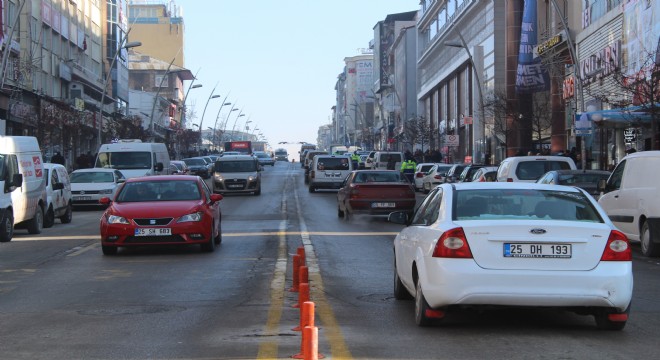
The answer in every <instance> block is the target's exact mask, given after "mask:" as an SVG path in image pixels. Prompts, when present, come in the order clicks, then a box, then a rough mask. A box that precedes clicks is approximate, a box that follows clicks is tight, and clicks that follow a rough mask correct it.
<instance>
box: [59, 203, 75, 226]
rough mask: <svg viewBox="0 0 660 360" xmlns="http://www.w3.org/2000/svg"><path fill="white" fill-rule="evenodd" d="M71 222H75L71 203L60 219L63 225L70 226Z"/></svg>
mask: <svg viewBox="0 0 660 360" xmlns="http://www.w3.org/2000/svg"><path fill="white" fill-rule="evenodd" d="M71 220H73V206H72V205H71V203H69V205H67V206H66V212H64V215H62V216H61V217H60V221H61V222H62V224H68V223H70V222H71Z"/></svg>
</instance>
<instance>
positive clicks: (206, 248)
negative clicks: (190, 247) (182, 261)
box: [199, 225, 215, 253]
mask: <svg viewBox="0 0 660 360" xmlns="http://www.w3.org/2000/svg"><path fill="white" fill-rule="evenodd" d="M199 247H200V249H201V250H202V252H209V253H210V252H213V251H215V239H214V236H213V225H211V233H210V234H209V241H207V242H205V243H203V244H200V245H199Z"/></svg>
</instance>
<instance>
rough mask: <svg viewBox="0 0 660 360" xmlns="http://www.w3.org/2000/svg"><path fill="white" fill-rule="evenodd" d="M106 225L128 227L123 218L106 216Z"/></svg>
mask: <svg viewBox="0 0 660 360" xmlns="http://www.w3.org/2000/svg"><path fill="white" fill-rule="evenodd" d="M108 224H126V225H129V224H130V223H129V222H128V220H126V218H125V217H123V216H117V215H108Z"/></svg>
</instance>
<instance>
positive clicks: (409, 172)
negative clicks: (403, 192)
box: [401, 160, 417, 183]
mask: <svg viewBox="0 0 660 360" xmlns="http://www.w3.org/2000/svg"><path fill="white" fill-rule="evenodd" d="M416 167H417V164H416V163H415V161H414V160H406V161H404V162H403V163H401V173H402V174H403V176H405V177H406V179H408V181H410V182H411V183H412V182H413V176H414V175H415V168H416Z"/></svg>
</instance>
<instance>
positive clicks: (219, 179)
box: [213, 174, 224, 181]
mask: <svg viewBox="0 0 660 360" xmlns="http://www.w3.org/2000/svg"><path fill="white" fill-rule="evenodd" d="M213 178H215V180H216V181H222V180H224V179H223V178H222V175H221V174H214V176H213Z"/></svg>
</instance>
